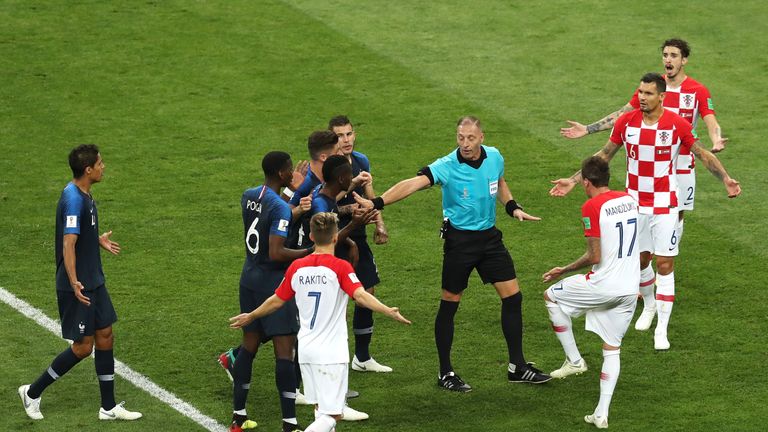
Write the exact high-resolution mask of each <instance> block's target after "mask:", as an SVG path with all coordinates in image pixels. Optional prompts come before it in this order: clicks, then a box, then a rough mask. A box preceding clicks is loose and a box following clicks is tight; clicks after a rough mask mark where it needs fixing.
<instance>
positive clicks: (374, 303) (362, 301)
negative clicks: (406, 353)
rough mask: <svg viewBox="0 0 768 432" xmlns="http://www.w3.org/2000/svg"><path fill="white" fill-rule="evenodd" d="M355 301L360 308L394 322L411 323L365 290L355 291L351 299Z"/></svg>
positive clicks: (393, 308)
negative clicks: (379, 314)
mask: <svg viewBox="0 0 768 432" xmlns="http://www.w3.org/2000/svg"><path fill="white" fill-rule="evenodd" d="M352 298H354V299H355V302H356V303H357V304H358V305H359V306H362V307H365V308H368V309H370V310H372V311H374V312H379V313H381V314H384V315H386V316H388V317H390V318H392V319H393V320H395V321H400V322H401V323H404V324H410V323H411V321H409V320H408V319H406V318H405V317H404V316H402V315H401V314H400V309H399V308H396V307H389V306H387V305H385V304H384V303H382V302H380V301H379V299H377V298H376V297H374V296H373V295H371V294H370V293H368V292H367V291H366V290H365V288H363V287H360V288H358V289H356V290H355V294H354V296H353V297H352Z"/></svg>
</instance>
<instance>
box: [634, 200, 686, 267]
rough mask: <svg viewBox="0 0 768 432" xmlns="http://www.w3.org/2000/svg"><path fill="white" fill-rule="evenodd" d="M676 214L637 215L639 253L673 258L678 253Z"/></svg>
mask: <svg viewBox="0 0 768 432" xmlns="http://www.w3.org/2000/svg"><path fill="white" fill-rule="evenodd" d="M677 218H678V213H677V210H676V209H673V210H672V212H671V213H669V214H639V215H637V244H638V247H639V248H640V252H650V253H652V254H654V255H658V256H664V257H674V256H677V253H678V247H677V245H678V240H680V239H679V238H678V233H677V231H676V230H677Z"/></svg>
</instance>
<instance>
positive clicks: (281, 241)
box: [269, 235, 315, 262]
mask: <svg viewBox="0 0 768 432" xmlns="http://www.w3.org/2000/svg"><path fill="white" fill-rule="evenodd" d="M314 250H315V248H314V247H311V248H309V249H288V248H287V247H285V237H280V236H279V235H271V236H269V259H271V260H272V261H275V262H291V261H293V260H296V259H299V258H302V257H305V256H307V255H309V254H311V253H312V252H314Z"/></svg>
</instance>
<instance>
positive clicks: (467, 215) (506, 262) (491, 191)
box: [355, 116, 551, 392]
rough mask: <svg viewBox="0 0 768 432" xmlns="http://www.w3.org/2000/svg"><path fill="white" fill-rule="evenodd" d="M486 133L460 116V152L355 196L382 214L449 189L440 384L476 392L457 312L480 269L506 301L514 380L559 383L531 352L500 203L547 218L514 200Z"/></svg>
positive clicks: (517, 213) (439, 321) (515, 212)
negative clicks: (499, 218)
mask: <svg viewBox="0 0 768 432" xmlns="http://www.w3.org/2000/svg"><path fill="white" fill-rule="evenodd" d="M484 138H485V137H484V135H483V129H482V125H481V124H480V120H479V119H477V118H476V117H472V116H465V117H462V118H460V119H459V121H458V123H457V129H456V142H457V144H458V148H457V149H456V151H453V152H451V153H449V154H448V155H447V156H444V157H442V158H440V159H438V160H436V161H435V162H433V163H432V164H430V165H429V166H427V167H424V168H422V169H421V170H420V171H419V173H418V174H419V175H417V176H416V177H413V178H410V179H407V180H403V181H401V182H399V183H398V184H396V185H394V186H393V187H391V188H390V189H389V190H387V191H386V192H384V194H382V195H381V196H379V197H376V198H374V199H373V200H366V199H363V198H362V197H359V196H356V197H355V199H357V200H358V202H359V203H360V204H362V205H365V206H371V205H372V206H373V207H374V208H376V209H382V208H383V207H384V206H385V205H388V204H392V203H394V202H397V201H400V200H402V199H404V198H406V197H408V196H410V195H411V194H413V193H414V192H416V191H419V190H421V189H425V188H428V187H430V186H432V185H435V184H439V185H440V186H442V188H443V217H444V220H445V222H444V225H443V230H442V233H443V238H444V239H445V244H444V247H443V282H442V283H443V285H442V295H441V300H440V308H439V309H438V311H437V317H436V318H435V343H436V345H437V354H438V356H439V358H440V375H439V376H438V380H437V385H438V386H440V387H442V388H445V389H447V390H452V391H457V392H469V391H471V390H472V387H471V386H470V385H469V384H467V383H465V382H464V381H463V380H462V379H461V378H459V375H457V374H456V372H454V370H453V365H451V345H452V344H453V328H454V315H456V311H457V310H458V308H459V301H460V300H461V295H462V293H463V292H464V290H465V289H466V288H467V282H468V279H469V275H470V273H472V270H473V269H477V272H478V274H479V275H480V278H481V279H482V280H483V282H484V283H491V284H493V286H494V288H496V292H497V293H498V294H499V297H500V298H501V328H502V330H503V332H504V338H505V339H506V341H507V349H508V351H509V367H508V374H507V377H508V379H509V381H510V382H526V383H533V384H539V383H544V382H547V381H549V380H550V379H551V377H550V376H549V375H546V374H544V373H542V372H541V371H540V370H538V369H536V368H534V367H533V366H532V365H531V364H529V363H526V361H525V357H524V355H523V315H522V308H521V306H522V301H523V295H522V293H521V292H520V287H519V286H518V283H517V276H516V274H515V266H514V264H513V263H512V257H511V256H510V255H509V252H508V251H507V248H506V247H505V246H504V243H503V242H502V240H501V238H502V234H501V231H499V230H498V229H496V227H495V221H496V200H498V201H500V202H502V203H504V204H505V207H506V210H507V213H508V214H509V215H510V216H512V217H514V218H516V219H518V220H521V221H523V220H540V219H539V218H537V217H535V216H531V215H529V214H527V213H525V212H524V211H523V209H522V208H521V207H520V206H519V205H518V204H517V203H516V202H515V200H514V199H512V193H511V192H510V191H509V187H508V186H507V183H506V182H505V181H504V158H503V157H502V156H501V154H500V153H499V151H498V150H497V149H496V148H494V147H487V146H484V145H483V139H484Z"/></svg>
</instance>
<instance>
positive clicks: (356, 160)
mask: <svg viewBox="0 0 768 432" xmlns="http://www.w3.org/2000/svg"><path fill="white" fill-rule="evenodd" d="M362 171H365V172H368V173H370V172H371V163H370V162H369V161H368V157H367V156H366V155H364V154H362V153H360V152H356V151H353V152H352V177H353V178H354V177H356V176H357V175H358V174H360V172H362ZM355 192H357V194H358V195H360V196H365V192H364V191H363V188H362V187H358V188H357V189H355ZM356 203H357V201H355V197H353V196H352V194H351V193H350V194H347V195H345V196H344V198H342V199H340V200H339V205H340V206H345V205H349V204H356ZM351 221H352V215H345V216H343V217H342V216H339V227H340V228H343V227H345V226H347V224H348V223H350V222H351ZM349 236H350V237H352V238H353V239H355V240H359V239H362V240H363V241H365V225H361V226H359V227H357V228H355V229H354V230H353V231H352V232H351V233H350V234H349Z"/></svg>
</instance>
